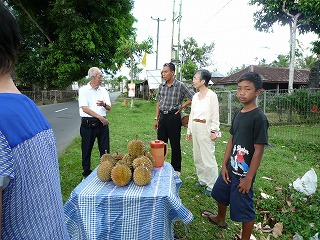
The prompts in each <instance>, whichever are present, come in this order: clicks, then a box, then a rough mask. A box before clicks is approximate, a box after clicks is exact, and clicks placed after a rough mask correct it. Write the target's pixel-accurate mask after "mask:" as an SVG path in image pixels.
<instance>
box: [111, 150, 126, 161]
mask: <svg viewBox="0 0 320 240" xmlns="http://www.w3.org/2000/svg"><path fill="white" fill-rule="evenodd" d="M123 156H124V153H121V152H116V153H115V154H112V157H113V158H114V159H115V160H117V161H120V160H121V159H122V158H123Z"/></svg>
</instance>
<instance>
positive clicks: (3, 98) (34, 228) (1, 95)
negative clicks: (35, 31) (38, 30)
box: [0, 2, 69, 240]
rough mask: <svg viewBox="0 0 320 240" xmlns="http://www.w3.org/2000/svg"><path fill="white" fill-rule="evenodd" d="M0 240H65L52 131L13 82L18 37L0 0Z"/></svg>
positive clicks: (35, 107) (13, 23) (13, 22)
mask: <svg viewBox="0 0 320 240" xmlns="http://www.w3.org/2000/svg"><path fill="white" fill-rule="evenodd" d="M0 19H1V21H0V109H1V121H0V233H1V234H0V236H1V237H0V239H3V240H6V239H10V240H12V239H14V240H19V239H23V240H27V239H30V240H31V239H32V240H35V239H59V240H60V239H69V237H68V233H67V230H66V227H65V220H64V213H63V203H62V196H61V188H60V174H59V165H58V158H57V151H56V144H55V138H54V135H53V131H52V129H51V127H50V125H49V123H48V122H47V120H46V119H45V118H44V116H43V115H42V113H41V112H40V111H39V109H38V108H37V106H36V105H35V104H34V103H33V102H32V101H31V100H30V99H29V98H28V97H26V96H25V95H22V94H21V93H20V92H19V90H18V89H17V87H16V86H15V84H14V82H13V79H12V78H13V76H14V67H15V63H16V61H17V55H18V48H19V43H20V37H19V33H18V25H17V23H16V20H15V18H14V17H13V15H12V14H11V13H10V11H9V10H8V8H7V7H6V6H4V4H3V2H1V3H0Z"/></svg>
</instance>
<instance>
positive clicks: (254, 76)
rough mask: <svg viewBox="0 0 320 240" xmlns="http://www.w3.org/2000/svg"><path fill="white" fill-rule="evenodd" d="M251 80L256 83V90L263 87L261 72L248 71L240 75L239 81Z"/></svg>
mask: <svg viewBox="0 0 320 240" xmlns="http://www.w3.org/2000/svg"><path fill="white" fill-rule="evenodd" d="M245 80H246V81H250V82H252V83H253V84H254V87H255V88H256V90H259V89H261V88H262V83H263V82H262V79H261V77H260V75H259V74H257V73H255V72H247V73H244V74H242V75H241V76H240V78H239V80H238V83H239V82H242V81H245Z"/></svg>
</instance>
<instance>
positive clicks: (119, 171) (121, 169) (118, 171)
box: [111, 164, 132, 186]
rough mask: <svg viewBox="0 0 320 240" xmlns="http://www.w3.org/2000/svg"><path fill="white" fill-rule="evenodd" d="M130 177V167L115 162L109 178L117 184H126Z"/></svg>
mask: <svg viewBox="0 0 320 240" xmlns="http://www.w3.org/2000/svg"><path fill="white" fill-rule="evenodd" d="M131 177H132V172H131V169H130V168H129V167H128V166H127V165H125V164H117V165H116V166H114V167H113V168H112V171H111V179H112V181H113V182H114V183H115V184H116V185H118V186H126V185H127V184H128V183H129V182H130V180H131Z"/></svg>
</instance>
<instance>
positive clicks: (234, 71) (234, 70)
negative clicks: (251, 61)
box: [227, 64, 246, 76]
mask: <svg viewBox="0 0 320 240" xmlns="http://www.w3.org/2000/svg"><path fill="white" fill-rule="evenodd" d="M245 68H246V65H244V64H242V66H240V67H236V68H231V69H230V71H229V72H228V73H227V76H230V75H232V74H234V73H236V72H239V71H241V70H243V69H245Z"/></svg>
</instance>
